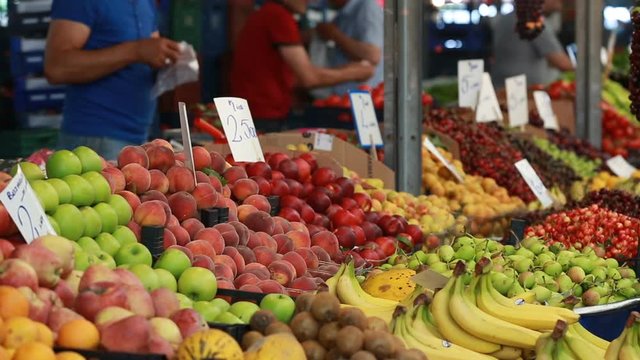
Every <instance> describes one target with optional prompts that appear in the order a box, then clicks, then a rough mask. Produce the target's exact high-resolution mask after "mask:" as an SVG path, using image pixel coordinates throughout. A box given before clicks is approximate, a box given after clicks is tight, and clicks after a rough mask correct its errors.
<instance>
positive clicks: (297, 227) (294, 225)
mask: <svg viewBox="0 0 640 360" xmlns="http://www.w3.org/2000/svg"><path fill="white" fill-rule="evenodd" d="M291 231H302V232H303V233H305V234H307V235H309V229H308V228H307V225H305V224H303V223H301V222H297V221H292V222H291Z"/></svg>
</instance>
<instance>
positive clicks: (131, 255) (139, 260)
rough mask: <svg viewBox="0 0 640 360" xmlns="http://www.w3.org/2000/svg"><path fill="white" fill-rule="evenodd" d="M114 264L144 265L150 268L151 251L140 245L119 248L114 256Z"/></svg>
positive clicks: (126, 245)
mask: <svg viewBox="0 0 640 360" xmlns="http://www.w3.org/2000/svg"><path fill="white" fill-rule="evenodd" d="M114 259H115V260H116V264H118V265H119V264H129V265H137V264H145V265H148V266H149V267H151V264H152V263H153V256H151V251H149V249H147V247H146V246H144V245H143V244H141V243H130V244H125V245H122V246H120V249H118V252H117V253H116V255H115V256H114Z"/></svg>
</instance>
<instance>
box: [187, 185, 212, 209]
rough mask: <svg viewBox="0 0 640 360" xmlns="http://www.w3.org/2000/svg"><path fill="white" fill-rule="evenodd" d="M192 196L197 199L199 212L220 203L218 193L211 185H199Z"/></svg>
mask: <svg viewBox="0 0 640 360" xmlns="http://www.w3.org/2000/svg"><path fill="white" fill-rule="evenodd" d="M191 195H193V197H194V198H195V199H196V204H197V205H198V210H200V209H208V208H212V207H214V206H215V205H216V202H217V201H218V192H217V191H216V189H215V188H214V187H213V186H212V185H211V184H207V183H199V184H197V185H196V187H195V188H194V189H193V191H192V192H191Z"/></svg>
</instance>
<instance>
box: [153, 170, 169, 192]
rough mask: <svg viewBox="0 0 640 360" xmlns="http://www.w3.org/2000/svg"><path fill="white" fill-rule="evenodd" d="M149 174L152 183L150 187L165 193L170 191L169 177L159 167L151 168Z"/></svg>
mask: <svg viewBox="0 0 640 360" xmlns="http://www.w3.org/2000/svg"><path fill="white" fill-rule="evenodd" d="M149 176H150V177H151V183H150V185H149V189H151V190H158V191H160V192H161V193H163V194H166V193H167V192H168V191H169V179H168V178H167V175H165V174H164V173H163V172H162V171H160V170H158V169H151V170H149Z"/></svg>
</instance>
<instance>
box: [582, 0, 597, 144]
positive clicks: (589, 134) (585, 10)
mask: <svg viewBox="0 0 640 360" xmlns="http://www.w3.org/2000/svg"><path fill="white" fill-rule="evenodd" d="M603 5H604V1H603V0H577V1H576V43H577V45H578V65H577V69H576V92H577V93H576V132H577V135H578V136H579V137H581V138H584V139H587V140H589V142H590V143H591V144H593V145H594V146H596V147H598V148H599V147H601V145H602V113H601V110H600V100H601V97H602V95H601V94H602V62H601V60H600V51H601V49H602V24H603V12H602V11H603Z"/></svg>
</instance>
